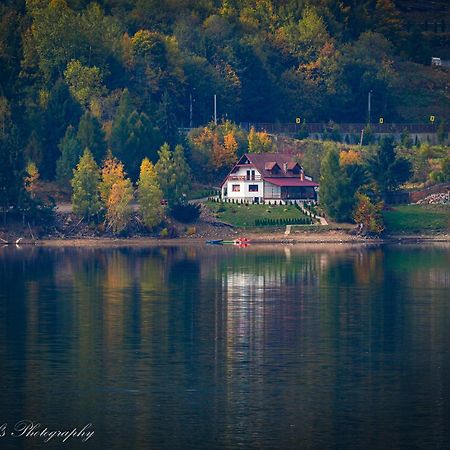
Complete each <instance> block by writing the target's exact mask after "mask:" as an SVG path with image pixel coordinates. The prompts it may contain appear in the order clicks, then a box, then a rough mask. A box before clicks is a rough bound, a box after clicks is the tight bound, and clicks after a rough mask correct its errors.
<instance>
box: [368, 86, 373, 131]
mask: <svg viewBox="0 0 450 450" xmlns="http://www.w3.org/2000/svg"><path fill="white" fill-rule="evenodd" d="M371 112H372V91H371V90H370V91H369V95H368V99H367V118H368V122H369V125H370V119H371V117H370V116H371Z"/></svg>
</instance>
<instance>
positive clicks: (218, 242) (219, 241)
mask: <svg viewBox="0 0 450 450" xmlns="http://www.w3.org/2000/svg"><path fill="white" fill-rule="evenodd" d="M206 243H207V244H209V245H222V244H223V239H209V240H207V241H206Z"/></svg>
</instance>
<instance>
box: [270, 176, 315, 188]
mask: <svg viewBox="0 0 450 450" xmlns="http://www.w3.org/2000/svg"><path fill="white" fill-rule="evenodd" d="M264 181H266V182H267V183H272V184H274V185H275V186H283V187H316V186H319V184H318V183H315V182H314V181H309V180H301V179H300V178H298V177H297V178H292V177H285V178H268V177H266V178H265V179H264Z"/></svg>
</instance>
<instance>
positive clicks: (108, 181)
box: [99, 153, 125, 206]
mask: <svg viewBox="0 0 450 450" xmlns="http://www.w3.org/2000/svg"><path fill="white" fill-rule="evenodd" d="M124 178H125V171H124V167H123V164H122V163H121V162H120V161H119V160H118V159H117V158H115V157H113V156H112V155H111V153H109V154H108V156H107V158H106V159H105V162H104V163H103V167H102V176H101V182H100V184H99V192H100V198H101V200H102V202H103V204H104V205H105V206H106V205H107V203H108V199H109V196H110V193H111V189H112V187H113V186H114V184H115V183H117V182H118V181H119V180H121V179H124Z"/></svg>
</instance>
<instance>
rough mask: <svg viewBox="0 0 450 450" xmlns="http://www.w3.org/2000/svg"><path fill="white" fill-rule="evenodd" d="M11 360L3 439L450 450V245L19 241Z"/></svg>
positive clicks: (5, 322) (6, 326)
mask: <svg viewBox="0 0 450 450" xmlns="http://www.w3.org/2000/svg"><path fill="white" fill-rule="evenodd" d="M0 361H1V362H0V386H1V389H0V426H2V427H3V428H0V448H1V449H41V448H42V449H44V448H45V449H47V448H58V449H59V448H67V449H82V448H86V449H95V450H103V449H105V450H106V449H108V450H109V449H112V450H115V449H121V450H128V449H158V450H159V449H164V450H165V449H170V450H173V449H196V450H197V449H208V450H209V449H213V450H214V449H218V450H220V449H318V450H324V449H342V450H353V449H380V450H381V449H383V450H386V449H420V450H424V449H449V448H450V246H449V245H445V244H441V245H433V246H421V247H419V246H401V245H393V246H380V247H361V246H345V245H335V246H326V245H322V246H320V245H319V246H308V245H303V246H302V245H297V246H286V247H283V246H273V247H260V246H250V247H247V248H234V247H232V248H230V247H207V246H196V247H194V246H192V247H189V246H180V247H175V246H174V247H154V248H152V247H149V248H139V249H138V248H109V249H104V248H97V249H92V248H37V247H35V248H20V249H19V248H12V247H3V248H1V249H0ZM20 420H30V421H34V422H35V423H40V424H41V428H40V430H42V429H43V428H45V427H47V428H48V430H50V431H51V430H62V431H64V430H71V429H73V428H74V427H77V429H78V430H81V429H82V428H83V427H84V426H85V425H87V424H92V426H91V428H90V429H91V430H94V435H93V436H92V437H91V438H90V439H89V440H88V441H87V442H85V443H82V442H81V438H76V437H71V438H70V439H68V441H66V443H65V444H63V443H62V442H61V439H62V438H61V437H55V438H53V439H51V440H50V442H48V443H43V438H42V437H39V436H34V437H32V436H28V437H26V436H16V437H12V436H11V432H13V428H14V426H15V424H16V423H17V422H18V421H20ZM2 429H3V430H4V431H3V432H2V431H1V430H2ZM16 434H19V433H18V432H16ZM58 439H59V440H58Z"/></svg>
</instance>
